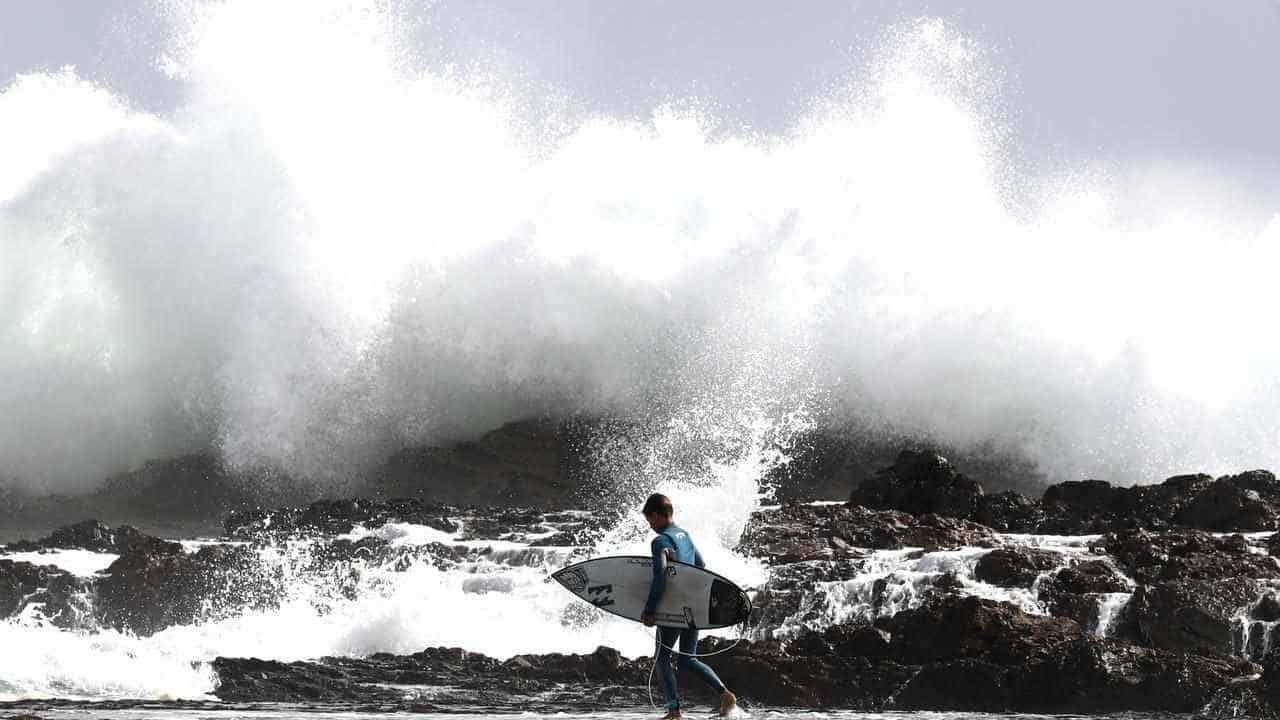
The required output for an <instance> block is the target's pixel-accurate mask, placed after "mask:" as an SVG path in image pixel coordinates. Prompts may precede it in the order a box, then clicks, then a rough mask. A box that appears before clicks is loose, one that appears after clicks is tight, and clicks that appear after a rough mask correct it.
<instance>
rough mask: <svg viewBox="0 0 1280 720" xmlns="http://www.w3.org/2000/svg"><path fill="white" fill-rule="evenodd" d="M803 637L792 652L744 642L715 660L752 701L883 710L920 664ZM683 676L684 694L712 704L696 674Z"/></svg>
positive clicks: (718, 670) (702, 647)
mask: <svg viewBox="0 0 1280 720" xmlns="http://www.w3.org/2000/svg"><path fill="white" fill-rule="evenodd" d="M798 642H799V643H800V644H799V646H796V645H795V644H791V645H788V649H787V650H786V651H784V650H783V649H782V647H781V646H780V645H778V644H777V643H769V642H756V643H742V644H741V645H739V646H738V647H737V648H735V649H734V650H733V651H732V652H729V653H726V654H723V655H717V656H716V657H715V658H714V660H712V661H711V662H712V663H713V665H714V666H715V669H716V673H717V674H718V675H719V676H720V678H721V679H722V680H723V681H724V682H725V684H726V685H728V686H729V687H731V688H735V690H736V691H737V692H738V694H739V695H740V696H741V697H742V698H743V699H745V700H747V701H748V702H760V703H764V704H766V705H775V706H787V707H813V708H822V707H841V708H850V709H854V710H862V711H877V710H881V709H883V708H884V706H885V704H886V703H887V702H888V700H889V698H891V697H893V695H894V694H895V693H896V692H898V690H899V689H900V688H901V687H902V686H903V684H905V683H906V681H907V680H908V679H909V678H910V677H911V676H912V675H913V674H915V672H916V668H911V667H907V666H904V665H900V664H898V663H895V662H893V661H892V660H888V659H883V658H881V659H875V658H868V657H863V656H859V655H850V654H847V652H832V650H833V649H834V648H833V645H832V644H831V643H829V642H825V641H821V642H812V641H810V640H808V639H807V638H806V639H803V640H800V641H798ZM838 646H839V641H836V647H838ZM716 647H717V645H716V644H715V643H712V642H706V643H704V644H702V645H700V646H699V649H700V651H701V652H708V651H711V650H713V649H714V648H716ZM802 647H804V648H808V647H812V648H813V649H816V650H818V652H820V653H822V654H819V655H807V654H804V652H802V650H801V648H802ZM845 649H846V651H847V650H848V649H849V647H848V646H845ZM679 681H680V688H681V693H682V694H687V695H688V696H689V697H691V698H694V699H695V700H699V701H701V702H706V703H708V704H710V703H713V702H714V701H715V697H714V694H713V693H712V692H711V691H710V690H708V689H707V688H706V687H705V686H704V685H703V684H702V683H701V682H698V681H697V680H696V679H695V678H693V677H691V676H688V675H687V674H682V675H681V676H680V679H679ZM686 689H687V690H686Z"/></svg>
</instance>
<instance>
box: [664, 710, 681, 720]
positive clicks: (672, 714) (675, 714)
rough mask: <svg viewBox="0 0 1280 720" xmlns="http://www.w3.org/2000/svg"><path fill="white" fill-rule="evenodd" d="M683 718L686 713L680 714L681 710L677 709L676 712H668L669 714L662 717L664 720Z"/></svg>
mask: <svg viewBox="0 0 1280 720" xmlns="http://www.w3.org/2000/svg"><path fill="white" fill-rule="evenodd" d="M682 717H684V713H682V712H680V708H676V709H675V710H668V711H667V714H666V715H663V716H662V720H680V718H682Z"/></svg>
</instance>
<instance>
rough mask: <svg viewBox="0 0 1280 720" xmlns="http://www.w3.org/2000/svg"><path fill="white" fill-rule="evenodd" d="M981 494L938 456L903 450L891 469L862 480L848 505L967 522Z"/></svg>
mask: <svg viewBox="0 0 1280 720" xmlns="http://www.w3.org/2000/svg"><path fill="white" fill-rule="evenodd" d="M982 494H983V492H982V486H981V485H979V484H978V483H977V482H975V481H973V480H970V479H969V478H967V477H965V476H964V475H962V474H960V473H959V472H957V471H956V470H955V468H953V467H952V466H951V463H950V462H948V461H947V459H946V458H944V457H942V456H941V455H938V454H937V453H934V452H913V451H910V450H903V451H902V452H901V453H899V454H898V459H897V460H896V461H895V462H894V464H893V465H892V466H891V467H888V468H885V469H883V470H879V471H877V472H876V474H875V475H873V476H871V477H869V478H866V479H865V480H863V481H862V483H861V484H859V485H858V487H857V489H855V490H854V491H853V494H852V495H851V496H850V497H849V502H850V504H853V505H862V506H863V507H867V508H871V509H872V510H901V511H903V512H908V513H911V514H912V515H924V514H928V513H935V514H938V515H944V516H947V517H955V518H963V519H970V518H973V517H974V516H975V515H977V512H978V500H979V498H980V497H982Z"/></svg>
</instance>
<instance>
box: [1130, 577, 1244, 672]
mask: <svg viewBox="0 0 1280 720" xmlns="http://www.w3.org/2000/svg"><path fill="white" fill-rule="evenodd" d="M1258 595H1259V589H1258V585H1257V583H1256V582H1255V581H1253V580H1251V579H1248V578H1231V579H1220V580H1175V581H1170V582H1162V583H1158V584H1155V585H1150V586H1143V587H1140V588H1138V590H1137V591H1136V592H1135V593H1134V595H1133V600H1132V601H1131V602H1130V607H1131V608H1132V612H1133V614H1134V617H1135V618H1136V619H1137V622H1138V628H1139V631H1140V632H1141V634H1142V637H1143V638H1144V640H1145V641H1146V644H1148V645H1150V646H1151V647H1154V648H1159V649H1162V650H1174V651H1179V652H1192V653H1198V654H1202V655H1207V654H1216V655H1230V654H1232V652H1234V651H1235V650H1236V648H1235V647H1234V645H1235V627H1234V623H1235V619H1236V618H1237V617H1238V616H1242V615H1243V614H1244V612H1245V611H1246V610H1247V609H1248V607H1249V606H1250V605H1251V604H1252V603H1254V602H1256V601H1257V599H1258Z"/></svg>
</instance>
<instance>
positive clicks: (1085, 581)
mask: <svg viewBox="0 0 1280 720" xmlns="http://www.w3.org/2000/svg"><path fill="white" fill-rule="evenodd" d="M1131 591H1132V588H1131V587H1130V586H1129V583H1128V582H1127V581H1126V580H1125V579H1124V577H1122V576H1121V575H1120V574H1119V573H1118V572H1117V571H1116V570H1115V568H1113V567H1112V566H1111V565H1110V564H1109V563H1107V562H1106V561H1103V560H1085V561H1083V562H1078V563H1075V564H1073V565H1071V566H1069V567H1066V568H1063V569H1062V570H1059V571H1058V572H1056V573H1054V574H1053V576H1052V577H1051V578H1050V579H1049V580H1048V581H1047V582H1045V583H1043V584H1041V586H1040V589H1039V595H1038V596H1039V599H1040V601H1041V602H1042V603H1044V605H1045V609H1046V610H1048V611H1049V614H1050V615H1056V616H1058V617H1066V618H1071V619H1072V620H1075V621H1076V622H1078V623H1080V626H1081V627H1083V628H1086V629H1088V630H1091V631H1092V630H1094V629H1096V628H1097V626H1098V622H1099V620H1100V618H1099V614H1098V613H1099V607H1100V603H1101V602H1102V601H1103V599H1104V598H1105V597H1106V596H1107V595H1110V594H1112V593H1127V592H1131Z"/></svg>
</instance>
